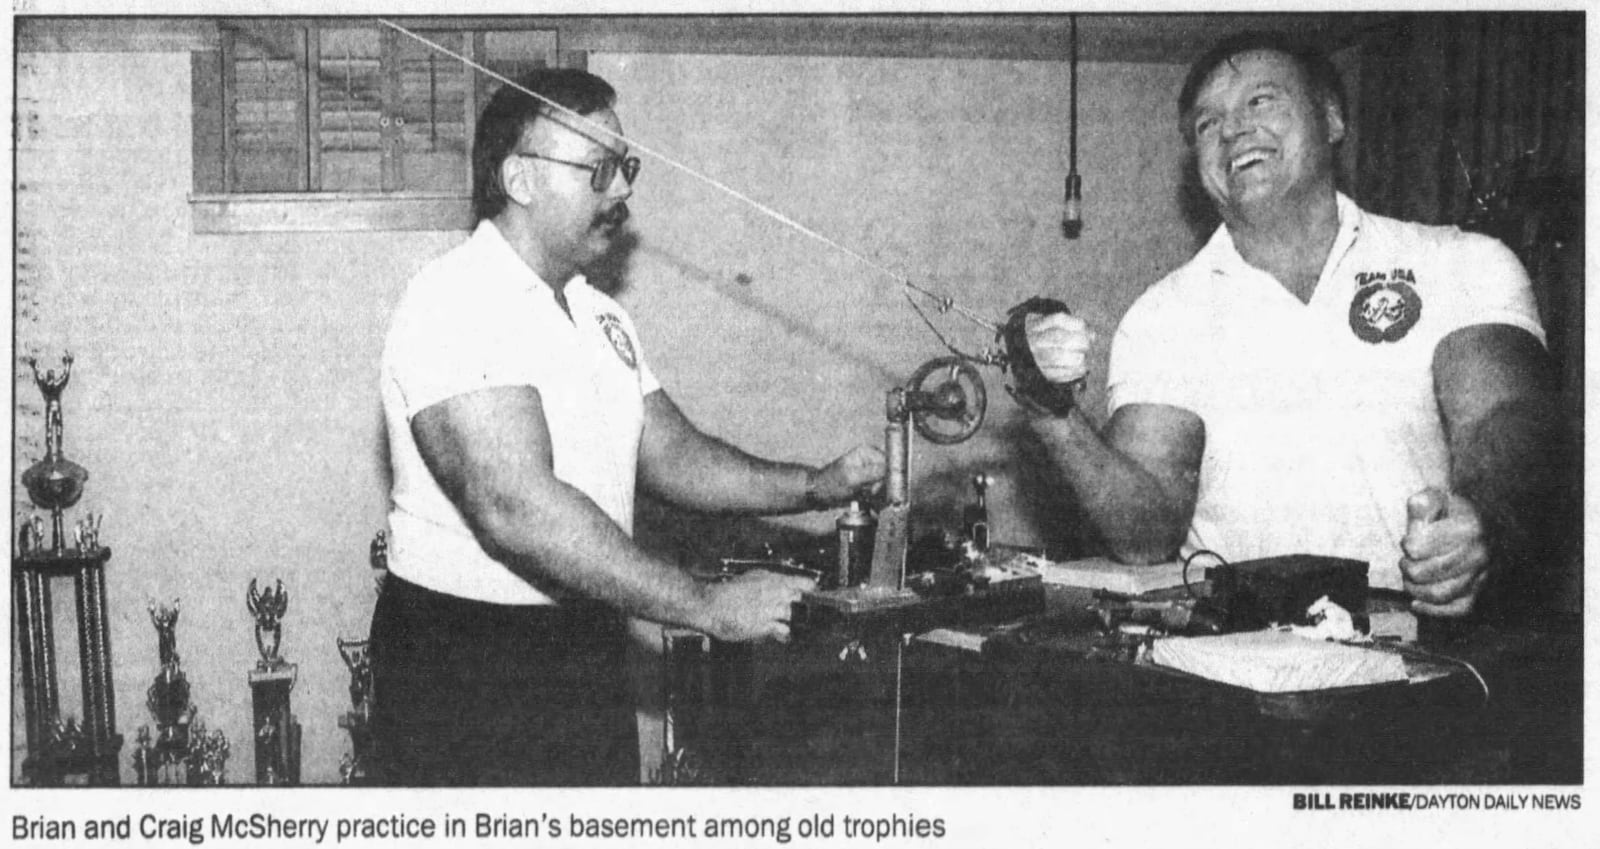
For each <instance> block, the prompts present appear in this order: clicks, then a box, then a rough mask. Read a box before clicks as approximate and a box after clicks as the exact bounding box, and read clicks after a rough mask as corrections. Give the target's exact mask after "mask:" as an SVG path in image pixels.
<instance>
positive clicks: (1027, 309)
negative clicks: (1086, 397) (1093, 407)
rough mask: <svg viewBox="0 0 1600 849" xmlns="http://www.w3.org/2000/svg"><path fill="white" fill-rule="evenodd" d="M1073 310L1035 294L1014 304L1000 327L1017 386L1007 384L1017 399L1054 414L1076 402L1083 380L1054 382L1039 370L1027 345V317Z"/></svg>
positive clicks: (1068, 312) (1006, 359) (1060, 413)
mask: <svg viewBox="0 0 1600 849" xmlns="http://www.w3.org/2000/svg"><path fill="white" fill-rule="evenodd" d="M1060 312H1064V313H1067V314H1068V315H1071V314H1072V310H1070V309H1068V308H1067V305H1066V304H1064V303H1062V302H1060V301H1058V300H1055V299H1054V298H1041V297H1032V298H1029V299H1028V300H1026V301H1023V302H1022V303H1020V304H1017V305H1016V306H1014V307H1012V308H1011V309H1010V310H1008V311H1007V313H1006V323H1005V325H1004V326H1002V327H1001V328H1000V334H999V341H1000V342H1001V343H1002V344H1003V345H1004V347H1005V367H1006V368H1009V369H1010V370H1011V376H1012V379H1013V380H1014V381H1015V383H1016V385H1015V386H1007V387H1006V391H1008V392H1010V393H1011V395H1012V396H1013V397H1015V398H1016V399H1017V401H1018V402H1019V403H1021V404H1023V405H1024V406H1027V407H1032V408H1034V409H1037V410H1039V411H1042V412H1046V413H1049V414H1051V415H1053V416H1064V415H1066V414H1067V412H1068V411H1070V410H1071V409H1072V408H1073V406H1074V405H1075V404H1076V403H1077V389H1078V387H1079V386H1081V385H1083V380H1082V379H1079V380H1074V381H1072V382H1071V383H1052V382H1050V381H1049V380H1047V379H1046V378H1045V376H1044V373H1043V372H1041V371H1040V370H1039V364H1038V363H1037V362H1036V361H1035V360H1034V358H1033V350H1032V349H1030V348H1029V347H1028V330H1027V321H1028V316H1030V315H1054V314H1056V313H1060Z"/></svg>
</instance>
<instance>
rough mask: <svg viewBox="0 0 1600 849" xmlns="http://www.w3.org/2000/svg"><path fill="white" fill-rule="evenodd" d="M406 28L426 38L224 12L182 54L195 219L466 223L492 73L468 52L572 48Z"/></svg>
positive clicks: (300, 225)
mask: <svg viewBox="0 0 1600 849" xmlns="http://www.w3.org/2000/svg"><path fill="white" fill-rule="evenodd" d="M408 29H411V28H409V27H408ZM411 31H412V32H414V33H415V34H416V35H418V36H420V37H421V38H423V39H426V40H427V41H428V42H431V45H436V47H435V46H431V45H430V44H424V43H422V42H420V41H418V40H417V39H414V38H411V37H409V36H407V35H406V34H404V33H401V32H398V31H396V30H394V29H391V28H389V27H386V26H383V25H381V24H378V23H374V22H372V21H359V20H356V21H336V20H318V21H312V22H303V23H302V22H283V21H247V22H242V23H227V24H224V25H223V26H222V27H221V29H220V45H219V49H218V50H217V51H216V52H215V53H208V52H202V53H197V54H196V55H195V61H194V89H195V194H194V197H193V204H192V205H193V207H194V223H195V229H196V230H197V231H200V232H232V231H241V230H359V229H408V230H409V229H449V228H457V227H465V226H467V225H468V224H469V223H470V222H469V220H468V212H467V210H468V196H469V194H470V190H471V164H470V154H471V148H472V134H473V126H474V120H475V118H476V116H477V113H478V112H479V111H480V110H481V109H482V107H483V104H484V103H486V102H487V98H488V96H489V95H490V94H491V93H492V92H493V90H494V89H495V88H497V87H498V86H499V84H500V83H499V81H498V80H496V79H495V78H494V77H493V76H491V75H489V74H485V73H482V72H481V71H479V70H477V69H475V68H474V67H472V64H469V62H470V63H473V64H479V65H483V66H484V67H487V68H489V69H491V70H492V71H494V72H495V73H497V74H500V75H503V76H506V77H513V78H514V77H515V76H516V75H517V74H518V73H520V72H522V71H524V70H527V69H530V68H535V67H541V66H545V65H550V64H555V63H556V62H557V61H558V57H561V61H562V63H563V64H566V65H569V66H572V65H578V66H581V64H582V59H583V57H582V56H581V55H568V56H565V57H562V56H561V54H560V52H559V51H558V45H557V38H556V32H555V31H554V30H544V29H518V30H482V29H468V28H464V27H462V26H460V25H458V24H441V25H439V26H436V27H432V28H427V27H418V28H415V29H411ZM458 57H461V58H458ZM463 58H465V59H466V60H468V61H462V59H463Z"/></svg>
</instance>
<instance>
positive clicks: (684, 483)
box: [639, 390, 883, 513]
mask: <svg viewBox="0 0 1600 849" xmlns="http://www.w3.org/2000/svg"><path fill="white" fill-rule="evenodd" d="M882 476H883V469H882V457H881V453H880V452H876V451H871V450H862V449H858V450H856V451H853V452H851V453H848V454H846V455H844V456H843V457H841V458H839V459H838V460H836V461H835V462H834V463H832V464H831V465H829V466H828V467H827V468H825V469H817V468H813V467H811V466H803V465H799V464H795V463H777V462H773V461H770V460H763V459H761V458H759V457H754V456H751V455H750V454H746V453H745V452H743V451H740V450H739V449H738V448H735V447H733V446H732V445H729V444H727V443H726V442H723V441H722V440H720V439H717V438H715V437H712V436H709V435H707V434H706V433H704V432H702V431H701V430H700V429H699V428H697V427H695V426H694V424H692V423H691V422H690V421H689V420H688V419H687V418H685V417H684V415H683V412H682V411H680V410H679V409H678V405H677V404H676V403H674V402H673V400H672V398H671V397H670V396H669V395H667V393H666V391H665V390H658V391H656V392H652V393H650V394H649V395H647V396H646V397H645V399H644V436H643V438H642V440H641V441H640V444H639V478H640V481H641V482H642V483H643V484H644V485H645V487H647V488H648V489H649V490H650V491H651V492H653V493H655V494H656V495H659V496H661V497H663V498H665V499H667V500H668V501H671V502H673V503H675V504H678V505H680V506H683V507H688V508H691V509H694V510H701V511H704V512H711V513H792V512H796V511H800V510H817V509H821V508H823V507H827V506H830V505H834V504H838V503H840V502H841V501H844V500H848V499H849V498H850V496H851V495H852V494H853V492H854V491H855V490H856V489H857V488H858V487H860V486H862V485H864V484H866V483H870V482H871V481H875V480H878V479H879V478H881V477H882Z"/></svg>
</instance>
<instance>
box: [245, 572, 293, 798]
mask: <svg viewBox="0 0 1600 849" xmlns="http://www.w3.org/2000/svg"><path fill="white" fill-rule="evenodd" d="M245 601H246V606H247V607H248V608H249V610H250V615H251V616H253V617H255V622H256V649H257V650H258V651H260V653H261V659H260V660H258V661H257V662H256V666H255V668H254V669H252V670H250V701H251V705H252V707H253V708H254V712H253V715H254V721H253V723H252V724H251V727H252V728H253V729H254V733H255V741H256V745H255V752H256V783H257V784H271V785H293V784H299V783H300V723H299V721H298V720H296V719H295V717H294V712H293V711H292V710H290V707H289V692H290V691H291V690H293V689H294V684H295V679H296V678H297V677H298V676H299V672H300V670H299V667H298V666H296V665H295V664H292V663H290V662H288V661H286V660H284V659H283V656H282V655H280V654H279V653H278V649H279V645H280V644H281V643H282V641H283V615H284V614H285V613H287V612H288V610H289V593H288V592H287V591H286V590H284V588H283V582H282V581H278V582H277V583H276V584H275V585H274V586H273V588H272V589H270V590H267V591H266V592H261V591H260V590H258V589H257V587H256V582H255V580H254V579H251V581H250V588H249V590H248V591H247V593H246V595H245Z"/></svg>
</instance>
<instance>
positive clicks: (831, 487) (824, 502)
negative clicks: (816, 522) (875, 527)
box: [806, 445, 889, 507]
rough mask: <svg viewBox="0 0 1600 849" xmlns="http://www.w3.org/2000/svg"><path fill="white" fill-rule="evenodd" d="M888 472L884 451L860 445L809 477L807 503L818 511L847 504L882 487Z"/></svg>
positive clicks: (807, 477) (807, 478) (807, 481)
mask: <svg viewBox="0 0 1600 849" xmlns="http://www.w3.org/2000/svg"><path fill="white" fill-rule="evenodd" d="M888 469H889V463H888V461H887V460H885V459H884V456H883V450H882V449H880V448H874V447H872V446H870V445H857V446H856V447H854V448H852V449H850V450H849V451H846V452H845V453H844V454H842V455H840V457H839V458H838V459H837V460H834V461H833V462H832V463H829V464H828V465H826V466H824V467H823V468H821V469H818V470H817V471H816V472H814V473H812V474H810V475H807V476H806V500H807V501H808V502H811V503H812V504H813V505H815V506H817V507H824V506H837V505H840V504H844V503H847V502H849V501H850V500H851V499H855V498H860V497H862V496H863V495H865V494H867V493H868V492H870V491H872V490H874V489H876V488H877V487H878V486H880V485H881V484H882V483H883V477H884V475H886V474H888Z"/></svg>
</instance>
